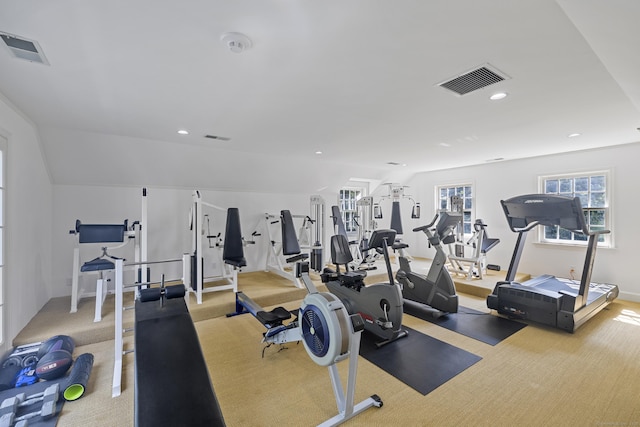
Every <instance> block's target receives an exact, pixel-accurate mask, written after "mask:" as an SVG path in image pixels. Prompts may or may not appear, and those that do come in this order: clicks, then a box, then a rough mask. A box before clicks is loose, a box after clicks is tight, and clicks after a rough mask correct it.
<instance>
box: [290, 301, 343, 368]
mask: <svg viewBox="0 0 640 427" xmlns="http://www.w3.org/2000/svg"><path fill="white" fill-rule="evenodd" d="M300 312H301V313H302V315H301V316H300V319H301V320H300V328H301V335H302V337H303V340H302V342H303V343H304V347H305V349H306V350H307V353H308V354H309V357H311V359H312V360H313V361H314V362H316V363H317V364H318V365H320V366H329V365H331V364H333V363H336V361H338V360H340V359H341V358H342V357H341V356H343V355H345V354H346V353H348V351H349V342H350V339H351V334H350V329H349V327H350V325H349V323H348V322H349V321H350V320H349V313H348V312H347V310H346V309H345V307H344V305H343V304H342V302H340V300H339V299H338V298H337V297H336V296H335V295H333V294H330V293H326V292H323V293H313V294H308V295H307V296H306V297H305V298H304V300H303V301H302V306H301V307H300Z"/></svg>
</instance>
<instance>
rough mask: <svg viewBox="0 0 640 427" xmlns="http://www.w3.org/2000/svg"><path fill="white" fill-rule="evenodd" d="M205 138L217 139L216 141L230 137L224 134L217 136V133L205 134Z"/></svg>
mask: <svg viewBox="0 0 640 427" xmlns="http://www.w3.org/2000/svg"><path fill="white" fill-rule="evenodd" d="M204 137H205V138H209V139H217V140H218V141H231V138H229V137H226V136H218V135H205V136H204Z"/></svg>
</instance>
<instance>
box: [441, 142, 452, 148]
mask: <svg viewBox="0 0 640 427" xmlns="http://www.w3.org/2000/svg"><path fill="white" fill-rule="evenodd" d="M438 145H440V146H441V147H451V144H449V143H448V142H441V143H440V144H438Z"/></svg>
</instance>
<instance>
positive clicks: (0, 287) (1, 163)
mask: <svg viewBox="0 0 640 427" xmlns="http://www.w3.org/2000/svg"><path fill="white" fill-rule="evenodd" d="M6 165H7V140H6V138H4V137H3V136H2V135H0V344H2V343H4V325H5V322H4V276H5V265H4V236H5V214H4V212H5V209H4V205H5V193H6V191H5V182H6V177H5V175H6V174H5V171H6V169H7V168H6Z"/></svg>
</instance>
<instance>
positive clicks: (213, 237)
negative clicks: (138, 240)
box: [189, 190, 255, 304]
mask: <svg viewBox="0 0 640 427" xmlns="http://www.w3.org/2000/svg"><path fill="white" fill-rule="evenodd" d="M192 198H193V206H192V208H191V217H190V220H191V221H190V228H191V245H192V247H191V249H192V252H191V253H192V257H191V263H192V266H191V269H192V273H191V278H192V280H193V282H192V283H191V286H190V289H189V290H190V291H191V292H194V293H195V294H196V300H197V302H198V304H202V294H203V293H204V292H215V291H224V290H233V291H234V292H237V291H238V271H239V270H240V269H241V268H242V267H245V266H246V265H247V262H246V259H245V258H244V250H243V248H244V245H245V244H249V243H254V241H245V240H244V238H243V237H242V232H241V229H240V218H239V213H238V209H237V208H229V209H224V208H221V207H218V206H216V205H213V204H211V203H207V202H205V201H203V200H202V196H201V195H200V192H199V191H198V190H194V191H193V194H192ZM204 207H209V208H212V209H214V210H216V211H220V212H226V215H227V218H226V226H225V234H224V236H222V237H221V233H220V232H219V233H218V234H212V233H211V229H210V225H211V218H210V217H209V215H208V214H205V213H204V209H203V208H204ZM205 227H206V230H205ZM205 233H206V234H205ZM254 235H255V233H254ZM203 237H204V238H206V239H207V242H208V246H209V249H215V250H216V251H217V258H216V260H215V261H214V262H212V264H213V265H219V266H220V274H219V275H217V276H213V275H211V276H205V271H204V270H205V265H204V250H203V246H204V244H203ZM205 281H207V282H220V281H222V282H224V283H223V284H219V283H216V284H213V285H210V286H207V287H206V288H205V286H204V283H205Z"/></svg>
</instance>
